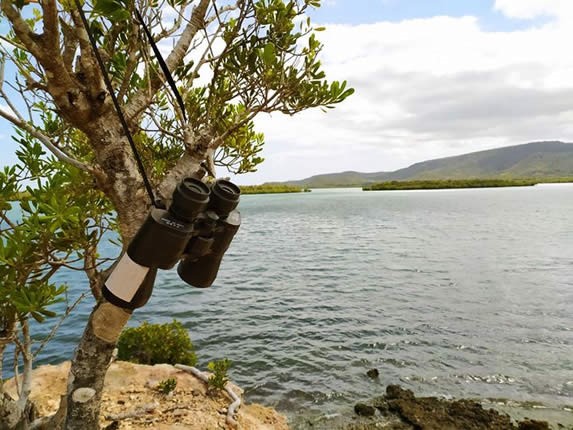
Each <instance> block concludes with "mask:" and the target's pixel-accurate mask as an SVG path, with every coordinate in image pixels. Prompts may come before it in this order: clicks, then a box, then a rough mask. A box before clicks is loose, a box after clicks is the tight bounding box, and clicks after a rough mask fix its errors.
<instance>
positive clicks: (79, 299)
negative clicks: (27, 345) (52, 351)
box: [33, 293, 87, 358]
mask: <svg viewBox="0 0 573 430" xmlns="http://www.w3.org/2000/svg"><path fill="white" fill-rule="evenodd" d="M86 295H87V293H82V295H81V296H79V297H78V298H77V300H76V301H75V302H74V303H72V305H71V306H68V307H67V308H66V312H65V313H64V315H62V317H61V318H60V321H58V323H57V324H56V325H55V326H54V327H53V328H52V330H51V331H50V334H48V336H46V337H45V338H44V340H42V343H41V344H40V346H39V347H38V349H37V350H36V352H34V354H33V357H34V358H36V357H37V356H38V354H40V352H42V350H43V349H44V347H45V346H46V344H47V343H48V342H49V341H51V340H52V339H53V338H54V336H55V335H56V332H57V331H58V329H59V328H60V326H61V325H62V323H63V322H64V320H65V319H66V318H67V317H68V316H69V315H70V314H71V313H72V311H73V310H74V309H75V308H76V306H77V305H79V303H80V302H81V301H82V300H83V299H84V298H85V297H86Z"/></svg>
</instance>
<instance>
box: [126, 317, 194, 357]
mask: <svg viewBox="0 0 573 430" xmlns="http://www.w3.org/2000/svg"><path fill="white" fill-rule="evenodd" d="M117 350H118V352H117V358H118V359H119V360H126V361H132V362H134V363H140V364H158V363H168V364H177V363H180V364H186V365H188V366H195V364H196V363H197V357H196V355H195V352H193V344H192V343H191V338H190V337H189V333H188V332H187V330H185V328H184V327H183V325H182V324H181V323H180V322H179V321H175V320H173V322H171V323H166V324H148V323H146V322H144V323H143V324H142V325H140V326H139V327H132V328H128V329H126V330H124V331H123V333H121V336H120V337H119V341H118V344H117Z"/></svg>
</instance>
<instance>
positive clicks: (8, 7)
mask: <svg viewBox="0 0 573 430" xmlns="http://www.w3.org/2000/svg"><path fill="white" fill-rule="evenodd" d="M0 8H1V9H2V12H4V14H5V15H6V17H7V18H8V20H9V21H10V23H11V24H12V28H13V29H14V33H16V36H17V37H18V39H19V40H20V41H21V42H22V44H23V45H24V46H25V47H26V50H27V51H28V52H30V53H31V54H32V55H33V56H34V57H36V58H42V57H43V55H44V53H43V51H42V48H41V47H40V45H39V44H38V41H39V39H40V35H39V34H36V33H34V32H33V31H32V29H31V28H30V26H29V25H28V23H26V21H25V20H24V18H22V16H21V15H20V13H19V12H18V10H17V9H16V8H14V7H12V1H10V0H1V1H0Z"/></svg>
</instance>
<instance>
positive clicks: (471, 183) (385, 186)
mask: <svg viewBox="0 0 573 430" xmlns="http://www.w3.org/2000/svg"><path fill="white" fill-rule="evenodd" d="M540 182H546V181H543V180H535V179H443V180H419V181H389V182H380V183H378V184H372V185H369V186H366V187H362V189H363V190H364V191H384V190H439V189H448V188H488V187H530V186H532V185H535V184H538V183H540ZM559 182H565V181H559Z"/></svg>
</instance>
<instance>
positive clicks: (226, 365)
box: [207, 358, 232, 391]
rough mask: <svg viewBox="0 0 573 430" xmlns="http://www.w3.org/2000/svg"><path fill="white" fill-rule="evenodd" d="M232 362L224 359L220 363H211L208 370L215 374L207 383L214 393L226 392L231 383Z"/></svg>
mask: <svg viewBox="0 0 573 430" xmlns="http://www.w3.org/2000/svg"><path fill="white" fill-rule="evenodd" d="M231 364H232V362H231V360H229V359H227V358H224V359H222V360H218V361H211V362H209V364H208V365H207V368H208V369H209V370H210V371H211V372H213V374H212V375H211V376H209V379H208V381H207V386H208V387H209V389H210V390H212V391H219V390H224V389H225V385H226V384H227V382H228V381H229V377H228V372H229V369H230V368H231Z"/></svg>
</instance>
